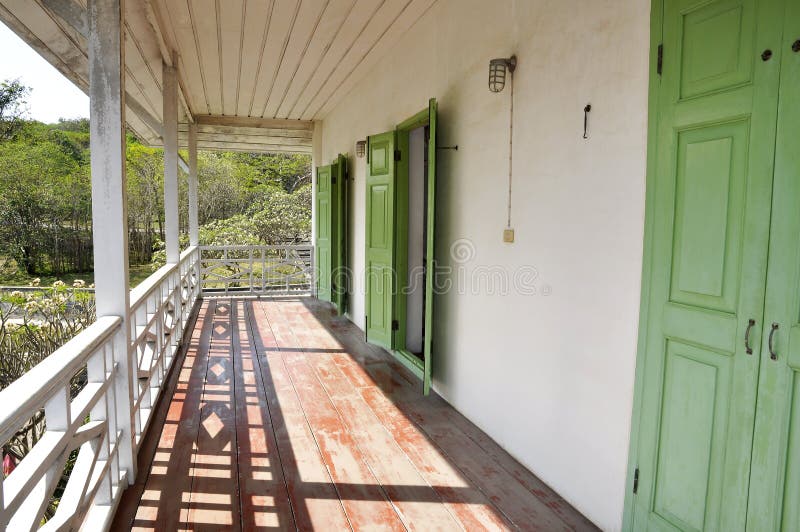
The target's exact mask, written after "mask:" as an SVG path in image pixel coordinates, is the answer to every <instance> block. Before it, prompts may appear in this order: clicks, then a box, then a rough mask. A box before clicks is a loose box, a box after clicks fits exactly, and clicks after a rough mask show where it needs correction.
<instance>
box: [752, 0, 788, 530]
mask: <svg viewBox="0 0 800 532" xmlns="http://www.w3.org/2000/svg"><path fill="white" fill-rule="evenodd" d="M784 20H785V26H784V32H783V39H782V40H780V41H779V40H778V39H775V40H773V41H772V42H774V43H777V42H780V44H775V45H773V44H770V45H769V46H770V47H772V46H774V47H772V50H773V52H774V53H775V56H774V57H773V58H772V60H771V61H774V62H775V63H774V64H773V65H772V68H775V69H777V67H778V65H780V67H781V68H780V77H781V81H780V89H779V90H780V93H779V97H778V100H779V102H780V107H779V109H778V125H777V139H776V150H775V178H774V192H773V194H772V227H771V229H770V236H769V246H770V249H769V265H768V268H767V287H766V305H765V310H764V319H763V333H762V336H761V371H760V373H759V387H758V401H757V405H758V407H757V411H756V426H755V430H754V431H753V434H754V441H753V459H752V464H753V465H752V471H751V475H750V502H749V504H748V507H747V508H748V510H747V529H748V530H785V531H790V530H800V504H799V503H800V208H798V206H800V150H798V139H800V92H799V91H798V87H800V2H797V1H796V0H791V1H789V2H787V4H786V12H785V16H784ZM776 27H779V26H778V25H777V24H776ZM795 41H797V42H798V44H794V43H795ZM795 50H797V51H795ZM758 62H759V63H760V62H761V61H760V60H759V61H758ZM764 141H765V142H766V141H767V139H764ZM773 324H776V325H777V327H778V328H777V329H776V330H775V332H774V333H773V337H772V340H773V342H772V347H773V352H774V353H775V358H774V359H773V358H772V356H771V355H770V353H769V335H770V333H771V332H772V327H773Z"/></svg>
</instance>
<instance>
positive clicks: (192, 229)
mask: <svg viewBox="0 0 800 532" xmlns="http://www.w3.org/2000/svg"><path fill="white" fill-rule="evenodd" d="M198 244H200V229H199V224H198V220H197V125H196V124H189V245H191V246H197V245H198Z"/></svg>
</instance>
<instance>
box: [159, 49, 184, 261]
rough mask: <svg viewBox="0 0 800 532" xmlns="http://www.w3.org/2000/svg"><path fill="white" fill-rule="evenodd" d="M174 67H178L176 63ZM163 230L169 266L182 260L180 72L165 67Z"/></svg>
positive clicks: (163, 78) (173, 68) (163, 77)
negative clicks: (179, 158)
mask: <svg viewBox="0 0 800 532" xmlns="http://www.w3.org/2000/svg"><path fill="white" fill-rule="evenodd" d="M173 64H175V63H174V62H173ZM162 80H163V82H162V83H163V100H164V114H163V117H164V118H163V123H164V133H163V135H162V136H163V138H164V227H165V230H164V232H165V236H166V238H165V240H166V247H167V264H177V263H178V261H179V260H180V255H181V251H180V245H179V243H178V235H179V227H178V72H177V69H176V68H175V67H174V66H172V67H171V66H169V65H167V64H166V63H164V64H163V75H162Z"/></svg>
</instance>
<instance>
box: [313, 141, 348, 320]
mask: <svg viewBox="0 0 800 532" xmlns="http://www.w3.org/2000/svg"><path fill="white" fill-rule="evenodd" d="M316 187H317V189H316V203H317V209H316V224H317V242H316V261H317V297H318V298H319V299H322V300H325V301H331V302H332V303H333V304H334V305H336V309H337V310H338V312H339V313H340V314H341V313H344V311H345V308H344V305H345V301H346V297H347V278H348V276H347V272H346V271H345V265H346V264H347V259H346V252H347V248H346V240H347V229H346V211H345V207H346V203H347V159H346V158H345V157H344V155H339V156H338V157H337V158H336V162H334V163H333V164H330V165H328V166H320V167H319V168H317V183H316Z"/></svg>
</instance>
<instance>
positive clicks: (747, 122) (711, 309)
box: [630, 0, 783, 530]
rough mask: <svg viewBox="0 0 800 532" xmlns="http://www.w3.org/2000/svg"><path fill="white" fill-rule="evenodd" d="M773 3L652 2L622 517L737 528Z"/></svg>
mask: <svg viewBox="0 0 800 532" xmlns="http://www.w3.org/2000/svg"><path fill="white" fill-rule="evenodd" d="M782 12H783V0H763V1H758V2H757V1H755V0H712V1H698V0H675V1H670V2H665V3H664V12H663V17H664V18H663V75H662V77H660V78H656V79H657V81H655V83H659V84H660V88H659V89H658V90H657V91H656V93H657V95H658V104H657V120H658V124H657V126H656V128H655V131H656V134H655V135H654V136H653V137H651V139H650V142H651V145H650V150H651V153H653V154H654V159H653V161H654V163H653V166H652V168H651V169H650V171H651V181H650V182H649V184H648V186H649V188H650V190H649V191H648V196H649V198H650V199H651V203H650V204H649V205H648V218H649V220H650V221H649V223H648V225H649V226H650V227H652V228H653V230H652V234H649V235H648V237H649V238H650V239H651V240H650V241H649V242H648V244H647V247H648V249H649V250H651V252H652V265H651V268H650V271H649V272H648V277H647V278H645V279H644V282H645V283H649V284H648V286H646V287H644V288H643V292H644V293H646V294H648V298H649V304H648V307H647V309H646V311H645V312H646V316H647V324H646V336H645V337H644V340H643V342H642V349H643V350H644V355H643V356H640V359H639V361H640V363H643V364H644V366H643V373H642V383H641V384H640V390H641V394H640V396H639V397H640V400H641V412H640V421H639V423H640V425H639V432H638V455H637V456H636V464H635V465H636V467H637V468H638V490H637V493H636V495H635V499H634V500H635V502H634V515H633V523H631V524H630V528H631V529H633V530H744V529H745V521H746V517H747V515H746V514H747V508H748V484H749V479H750V460H751V444H752V441H753V427H754V416H755V407H756V392H757V379H758V372H759V360H760V358H761V356H762V351H761V345H760V344H761V339H762V337H763V334H762V333H761V331H762V327H763V325H764V323H763V321H764V320H763V317H762V315H763V309H764V283H765V281H766V265H767V243H768V242H769V238H770V236H769V221H770V199H771V196H772V164H773V156H774V142H775V128H776V109H777V96H778V92H777V88H778V75H779V62H778V61H775V60H773V61H769V60H762V57H761V56H762V52H763V51H764V49H766V48H772V49H773V50H775V49H777V47H779V46H781V44H780V29H779V28H781V26H782V16H783V14H782ZM652 67H653V68H654V70H655V67H656V65H652ZM653 75H654V76H657V75H658V74H655V72H654V73H653ZM653 150H655V151H653ZM750 320H753V323H754V326H753V327H752V328H751V327H750V323H751V321H750ZM748 328H750V329H751V330H750V335H749V339H750V346H751V347H752V349H753V352H752V354H748V353H747V349H746V347H745V341H744V338H745V335H746V333H747V331H748ZM754 467H755V465H754ZM755 529H764V530H766V529H769V528H754V530H755Z"/></svg>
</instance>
